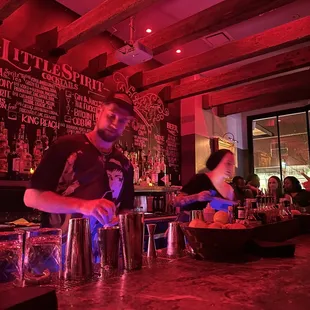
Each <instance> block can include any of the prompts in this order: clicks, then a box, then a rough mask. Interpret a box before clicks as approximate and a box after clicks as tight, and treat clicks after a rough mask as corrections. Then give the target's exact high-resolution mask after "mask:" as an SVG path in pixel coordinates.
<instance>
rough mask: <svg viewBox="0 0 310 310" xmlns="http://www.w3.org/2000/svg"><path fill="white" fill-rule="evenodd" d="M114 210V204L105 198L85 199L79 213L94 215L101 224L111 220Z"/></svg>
mask: <svg viewBox="0 0 310 310" xmlns="http://www.w3.org/2000/svg"><path fill="white" fill-rule="evenodd" d="M115 210H116V207H115V204H114V203H113V202H112V201H110V200H107V199H105V198H101V199H94V200H86V201H85V202H84V203H83V205H82V207H81V213H83V214H84V215H86V216H93V217H95V218H96V219H97V220H98V221H99V222H100V223H101V224H102V225H105V224H108V223H110V222H111V221H112V219H113V218H114V216H115Z"/></svg>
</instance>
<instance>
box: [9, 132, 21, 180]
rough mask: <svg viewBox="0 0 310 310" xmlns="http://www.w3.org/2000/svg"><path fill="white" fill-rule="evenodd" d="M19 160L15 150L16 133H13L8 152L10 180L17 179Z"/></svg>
mask: <svg viewBox="0 0 310 310" xmlns="http://www.w3.org/2000/svg"><path fill="white" fill-rule="evenodd" d="M19 162H20V157H19V156H18V154H17V152H16V135H14V138H13V141H12V147H11V152H10V153H9V154H8V174H9V179H10V180H18V179H19Z"/></svg>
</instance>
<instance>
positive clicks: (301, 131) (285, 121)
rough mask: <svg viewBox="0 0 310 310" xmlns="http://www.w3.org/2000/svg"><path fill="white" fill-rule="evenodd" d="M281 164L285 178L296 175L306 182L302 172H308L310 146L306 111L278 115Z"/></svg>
mask: <svg viewBox="0 0 310 310" xmlns="http://www.w3.org/2000/svg"><path fill="white" fill-rule="evenodd" d="M278 122H279V132H280V145H281V154H280V156H281V166H282V177H283V179H284V178H285V177H287V176H295V177H296V178H297V179H299V181H300V182H301V183H303V182H305V179H304V177H303V176H302V175H301V173H306V174H307V173H308V170H309V169H308V168H309V146H308V130H307V117H306V113H305V112H302V113H295V114H287V115H281V116H279V117H278Z"/></svg>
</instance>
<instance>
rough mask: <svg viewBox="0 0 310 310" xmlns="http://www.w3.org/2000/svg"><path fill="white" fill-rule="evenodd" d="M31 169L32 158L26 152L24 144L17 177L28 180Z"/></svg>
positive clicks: (26, 148)
mask: <svg viewBox="0 0 310 310" xmlns="http://www.w3.org/2000/svg"><path fill="white" fill-rule="evenodd" d="M31 169H32V156H31V154H30V153H29V152H28V147H27V144H26V143H24V148H23V153H22V156H21V158H20V162H19V175H20V177H21V178H22V179H23V180H28V179H29V177H30V174H31Z"/></svg>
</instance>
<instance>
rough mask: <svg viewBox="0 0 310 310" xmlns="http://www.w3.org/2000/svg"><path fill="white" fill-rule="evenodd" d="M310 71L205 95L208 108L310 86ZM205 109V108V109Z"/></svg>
mask: <svg viewBox="0 0 310 310" xmlns="http://www.w3.org/2000/svg"><path fill="white" fill-rule="evenodd" d="M309 81H310V69H307V70H304V71H299V72H294V73H290V74H286V75H282V76H278V77H274V78H271V79H265V80H263V81H259V82H256V83H249V84H246V85H240V86H237V87H232V88H227V89H224V90H221V91H216V92H212V93H209V94H207V95H203V97H205V98H206V99H204V100H203V102H205V103H206V104H207V107H211V108H212V107H217V106H220V105H224V104H229V103H231V102H236V101H241V100H245V99H249V98H254V97H258V96H262V95H267V94H274V93H277V92H280V91H285V90H286V89H291V88H297V87H304V86H308V85H309ZM204 108H205V107H204Z"/></svg>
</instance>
